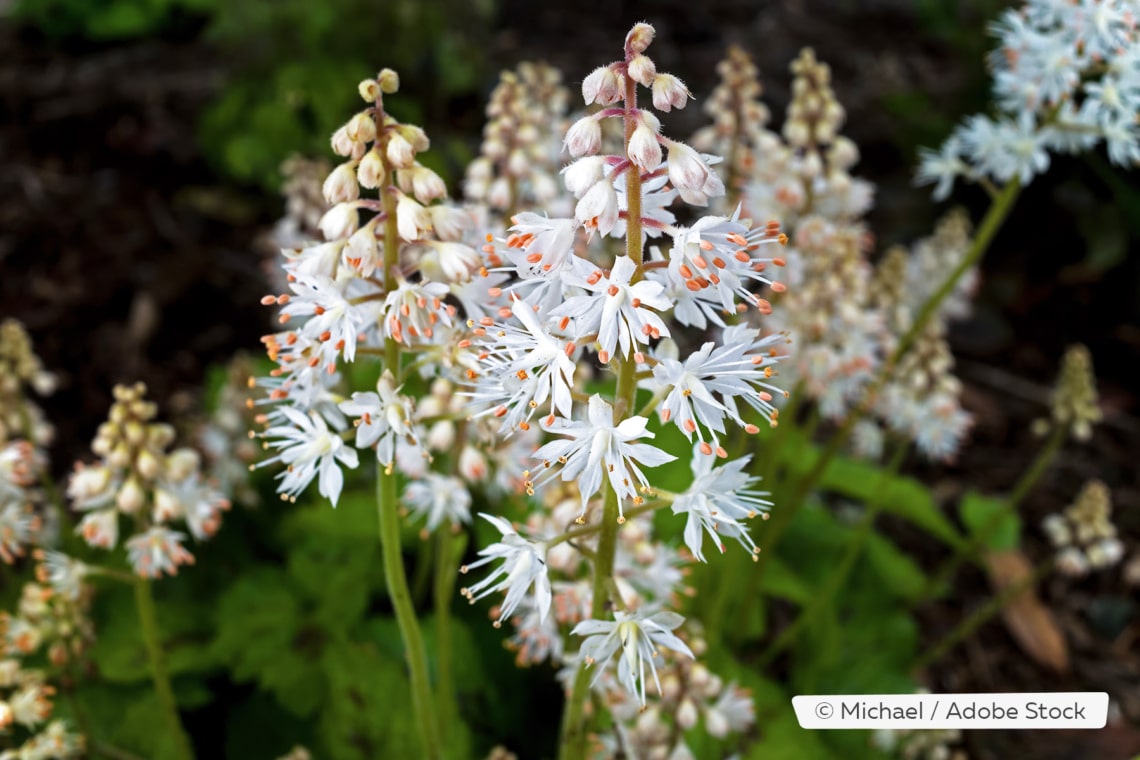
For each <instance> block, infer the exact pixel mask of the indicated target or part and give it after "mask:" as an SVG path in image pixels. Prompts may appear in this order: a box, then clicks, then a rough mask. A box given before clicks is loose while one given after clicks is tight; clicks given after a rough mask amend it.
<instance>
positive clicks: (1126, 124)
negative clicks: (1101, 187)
mask: <svg viewBox="0 0 1140 760" xmlns="http://www.w3.org/2000/svg"><path fill="white" fill-rule="evenodd" d="M1138 16H1140V8H1138V6H1137V4H1136V2H1135V0H1074V1H1073V2H1056V1H1055V0H1030V1H1029V2H1027V3H1025V4H1024V5H1022V6H1021V7H1020V8H1016V9H1010V10H1007V11H1006V12H1005V13H1004V14H1003V15H1002V17H1001V19H1000V20H999V21H997V22H996V23H995V24H993V25H992V27H991V31H992V32H993V34H994V35H995V36H996V37H997V38H998V41H999V46H998V48H997V49H996V50H995V51H993V53H992V54H991V55H990V59H989V63H990V66H991V68H992V69H993V72H994V86H993V92H994V99H995V100H996V102H997V108H998V113H997V115H996V116H992V117H991V116H987V115H984V114H976V115H974V116H970V117H969V118H967V119H966V120H965V122H963V123H962V124H961V125H960V126H959V127H958V128H957V129H956V130H955V131H954V133H953V134H952V135H951V136H950V138H949V139H948V140H947V141H946V142H945V143H944V144H943V145H942V147H941V148H940V149H939V150H937V151H931V150H927V151H924V152H923V154H922V164H921V166H920V167H919V170H918V174H917V181H918V182H919V183H920V184H926V183H935V188H934V197H935V199H936V200H942V199H944V198H946V197H947V196H948V195H949V194H950V190H951V188H952V187H953V184H954V181H955V180H956V179H958V178H959V177H961V178H963V179H966V180H968V181H981V180H996V181H997V182H1000V183H1005V182H1008V181H1010V180H1013V179H1017V180H1018V181H1020V183H1021V184H1023V185H1024V184H1027V183H1029V181H1030V180H1032V178H1033V177H1034V176H1035V175H1037V174H1040V173H1042V172H1044V171H1045V170H1046V169H1047V168H1048V167H1049V154H1050V153H1081V152H1084V151H1089V150H1092V149H1093V148H1095V147H1096V146H1097V145H1099V144H1101V143H1102V142H1103V143H1104V145H1105V148H1106V150H1107V152H1108V158H1109V160H1110V161H1111V162H1112V163H1114V164H1116V165H1118V166H1123V167H1131V166H1135V165H1136V164H1137V163H1140V123H1137V119H1136V114H1137V112H1138V111H1140V29H1138V28H1137V17H1138Z"/></svg>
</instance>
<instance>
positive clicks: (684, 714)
mask: <svg viewBox="0 0 1140 760" xmlns="http://www.w3.org/2000/svg"><path fill="white" fill-rule="evenodd" d="M698 717H699V713H698V712H697V706H696V705H695V704H693V700H691V699H689V698H688V697H685V698H684V699H682V700H681V704H680V705H679V706H678V707H677V725H678V726H680V727H681V728H682V729H683V730H685V731H688V730H689V729H690V728H692V727H693V726H695V725H697V718H698Z"/></svg>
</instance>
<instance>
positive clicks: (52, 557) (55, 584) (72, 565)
mask: <svg viewBox="0 0 1140 760" xmlns="http://www.w3.org/2000/svg"><path fill="white" fill-rule="evenodd" d="M89 572H90V568H88V567H87V565H85V564H84V563H82V562H80V561H79V560H77V559H74V558H72V557H69V556H68V555H66V554H64V553H63V552H57V551H54V550H51V549H49V550H48V551H46V552H44V556H43V562H42V564H41V565H40V568H39V569H38V570H37V573H36V576H37V578H38V579H39V580H40V582H41V583H43V582H46V583H48V584H50V585H51V587H52V589H54V590H55V592H56V593H57V594H60V595H61V596H63V597H65V598H67V599H70V600H71V601H75V600H76V599H78V598H79V593H80V592H81V591H82V590H83V580H84V579H85V578H86V577H87V575H88V573H89Z"/></svg>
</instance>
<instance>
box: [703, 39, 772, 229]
mask: <svg viewBox="0 0 1140 760" xmlns="http://www.w3.org/2000/svg"><path fill="white" fill-rule="evenodd" d="M716 70H717V74H718V75H720V83H719V84H718V85H717V86H716V88H715V89H714V90H713V91H712V94H711V95H710V96H709V97H708V99H707V100H706V101H705V104H704V108H703V110H704V112H705V114H706V115H708V117H709V118H711V119H712V120H713V123H712V124H710V125H709V126H707V127H704V128H702V129H700V130H698V131H697V132H696V133H695V134H694V135H693V140H692V142H693V147H694V148H696V149H697V150H699V151H701V152H703V153H712V154H715V155H721V156H725V157H726V158H725V163H724V165H723V169H722V171H723V172H724V174H725V176H724V182H725V187H726V188H727V190H728V195H727V196H726V198H727V200H728V205H729V206H731V205H733V199H735V198H739V196H740V192H741V190H742V189H743V188H742V185H743V183H744V182H745V181H746V180H747V179H748V178H750V177H751V176H752V175H753V172H754V171H756V168H757V163H758V160H757V159H758V157H759V156H763V159H764V161H767V160H768V156H767V152H768V150H769V149H770V148H771V147H772V146H773V143H774V142H775V141H776V140H778V138H777V137H776V135H774V134H773V133H772V132H769V131H768V130H767V129H765V125H766V124H767V123H768V119H769V117H770V114H769V111H768V107H767V106H766V105H764V103H762V102H761V101H760V95H761V93H762V92H763V91H764V90H763V87H762V86H761V84H760V78H759V76H758V75H757V70H756V65H755V64H754V63H753V62H752V59H751V58H750V57H749V55H748V54H747V53H746V52H744V50H743V49H742V48H739V47H737V46H735V45H733V46H732V47H730V48H729V49H728V54H727V56H726V57H725V59H724V60H723V61H721V62H720V63H718V64H717V67H716ZM762 218H763V217H762Z"/></svg>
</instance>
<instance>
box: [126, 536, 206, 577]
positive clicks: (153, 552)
mask: <svg viewBox="0 0 1140 760" xmlns="http://www.w3.org/2000/svg"><path fill="white" fill-rule="evenodd" d="M185 538H186V534H185V533H179V532H177V531H173V530H170V529H169V528H164V527H162V526H161V525H156V526H154V527H152V528H150V529H149V530H147V531H146V532H145V533H140V534H138V535H137V536H133V537H132V538H130V539H128V540H127V556H128V558H129V559H130V562H131V567H132V568H133V569H134V571H135V572H136V573H137V574H138V575H141V576H142V577H143V578H159V577H161V576H162V574H163V573H167V574H169V575H177V574H178V566H179V565H192V564H194V557H193V555H191V554H190V552H188V551H186V550H185V549H184V548H182V541H183V540H184V539H185Z"/></svg>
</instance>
